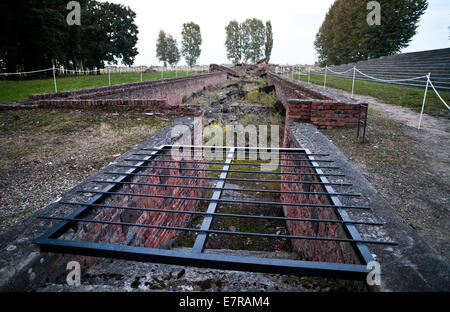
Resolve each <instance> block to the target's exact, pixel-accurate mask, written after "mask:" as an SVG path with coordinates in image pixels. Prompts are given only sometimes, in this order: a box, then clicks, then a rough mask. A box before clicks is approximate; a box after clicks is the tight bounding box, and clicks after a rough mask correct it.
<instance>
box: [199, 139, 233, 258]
mask: <svg viewBox="0 0 450 312" xmlns="http://www.w3.org/2000/svg"><path fill="white" fill-rule="evenodd" d="M234 151H235V150H234V148H231V149H230V152H229V153H228V156H229V157H233V155H234ZM231 162H232V159H227V161H226V163H225V165H224V166H223V169H222V173H221V174H220V178H222V179H225V178H226V177H227V175H228V172H229V170H230V164H231ZM224 186H225V181H224V180H218V181H217V184H216V190H215V191H214V193H213V195H212V196H211V199H212V200H218V199H220V197H221V196H222V190H223V187H224ZM218 204H219V203H218V202H217V201H212V202H210V203H209V205H208V210H207V212H209V213H215V212H216V209H217V206H218ZM212 221H213V216H205V217H204V218H203V222H202V226H201V229H202V230H209V229H210V228H211V224H212ZM207 240H208V234H207V232H202V233H199V234H198V235H197V238H196V239H195V243H194V247H193V248H192V252H194V253H202V252H203V250H204V249H205V246H206V241H207Z"/></svg>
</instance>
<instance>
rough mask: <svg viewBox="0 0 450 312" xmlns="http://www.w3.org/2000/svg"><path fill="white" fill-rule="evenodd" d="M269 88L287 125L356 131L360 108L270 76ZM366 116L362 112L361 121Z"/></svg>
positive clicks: (290, 81)
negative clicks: (274, 91) (306, 124)
mask: <svg viewBox="0 0 450 312" xmlns="http://www.w3.org/2000/svg"><path fill="white" fill-rule="evenodd" d="M267 79H268V82H269V84H273V85H274V86H275V90H276V93H277V97H278V99H279V100H280V102H281V103H283V105H284V107H285V109H286V122H291V121H300V122H311V123H312V124H314V125H315V126H316V127H317V128H319V129H331V128H339V127H345V128H355V127H357V126H358V114H359V104H355V103H350V102H348V103H346V102H345V101H342V100H337V99H333V98H331V97H329V96H327V95H325V94H323V93H321V92H319V91H317V90H313V89H310V88H307V87H306V86H305V85H303V84H301V83H297V82H295V81H292V80H290V79H286V78H284V77H281V76H278V75H274V74H271V73H269V74H268V75H267ZM364 116H365V112H361V119H363V118H364Z"/></svg>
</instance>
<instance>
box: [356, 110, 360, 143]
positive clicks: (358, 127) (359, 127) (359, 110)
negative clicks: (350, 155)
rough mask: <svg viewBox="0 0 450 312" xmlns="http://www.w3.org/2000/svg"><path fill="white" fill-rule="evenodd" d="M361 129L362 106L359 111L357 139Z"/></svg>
mask: <svg viewBox="0 0 450 312" xmlns="http://www.w3.org/2000/svg"><path fill="white" fill-rule="evenodd" d="M360 128H361V104H359V109H358V130H357V131H356V138H357V139H359V129H360Z"/></svg>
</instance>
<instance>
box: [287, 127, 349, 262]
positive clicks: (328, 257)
mask: <svg viewBox="0 0 450 312" xmlns="http://www.w3.org/2000/svg"><path fill="white" fill-rule="evenodd" d="M286 133H287V138H286V139H285V142H286V143H285V147H292V148H298V147H300V146H299V144H298V143H296V142H295V141H294V140H293V139H292V137H291V135H290V134H289V131H287V132H286ZM294 158H297V159H307V156H306V155H304V156H300V155H289V157H288V159H290V160H286V161H282V164H286V165H311V163H310V162H303V161H298V160H293V159H294ZM281 168H282V172H284V173H286V172H295V173H314V172H315V171H314V169H312V168H300V167H281ZM282 179H285V180H287V181H310V182H318V181H320V180H319V178H318V177H316V176H310V175H282ZM281 189H282V190H283V191H296V192H326V190H325V188H324V187H323V186H322V185H319V184H307V183H289V184H281ZM281 201H282V202H284V203H288V202H290V203H302V204H325V205H330V204H331V201H330V199H329V197H328V196H327V195H317V194H281ZM283 211H284V214H285V216H286V217H291V218H308V219H334V220H335V219H338V217H337V214H336V212H335V210H334V209H330V208H317V207H292V206H284V207H283ZM287 225H288V228H289V231H290V233H291V234H292V235H298V236H310V237H335V238H338V237H341V238H347V236H346V235H345V232H344V230H343V228H342V226H341V225H340V224H336V223H323V222H298V221H288V222H287ZM292 245H293V247H294V250H296V252H298V253H299V255H300V256H301V258H302V259H304V260H308V261H321V262H338V263H355V259H357V258H356V255H355V253H354V252H353V251H352V248H351V246H350V245H349V243H341V242H332V241H319V240H300V239H293V240H292Z"/></svg>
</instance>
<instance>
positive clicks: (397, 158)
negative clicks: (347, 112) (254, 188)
mask: <svg viewBox="0 0 450 312" xmlns="http://www.w3.org/2000/svg"><path fill="white" fill-rule="evenodd" d="M341 92H342V93H343V94H344V95H347V96H348V95H349V94H348V93H347V92H343V91H341ZM355 97H356V98H357V99H359V100H361V101H363V102H365V103H369V107H370V109H369V115H368V116H369V119H368V132H367V142H366V143H365V144H361V143H360V141H359V140H357V139H356V130H350V129H345V130H338V129H334V130H327V131H323V132H324V133H325V134H326V135H327V136H328V137H329V138H330V139H331V140H333V142H334V143H335V144H336V145H337V146H338V147H339V148H340V149H341V150H342V151H343V152H344V154H345V155H346V156H347V157H348V158H349V159H350V160H351V161H352V162H353V163H354V164H355V165H356V166H357V167H358V169H359V170H360V171H361V172H362V173H363V174H364V175H365V177H366V178H367V179H368V180H369V181H370V182H371V183H372V185H373V186H374V187H375V188H376V189H377V190H378V191H379V192H380V193H381V194H382V195H383V196H384V197H385V198H386V199H387V200H388V201H389V202H390V203H391V204H392V206H393V207H394V209H395V210H396V211H397V212H398V213H399V215H400V216H401V217H402V218H403V220H404V221H405V222H406V223H408V224H409V225H410V226H411V227H412V228H414V229H415V230H416V231H417V233H418V234H419V235H421V236H422V237H423V238H424V239H425V241H426V242H427V243H428V244H430V245H431V246H432V247H433V248H434V249H435V250H436V251H437V252H438V253H440V254H441V255H442V256H443V257H444V259H446V261H447V262H449V259H450V246H449V237H450V233H449V229H450V211H449V210H450V209H449V207H450V205H449V193H450V187H449V185H450V183H449V182H450V144H449V143H450V125H449V123H448V120H446V119H443V118H439V117H433V116H429V115H424V118H423V128H422V129H421V130H418V129H417V125H418V121H419V114H418V113H417V112H414V111H412V110H410V109H408V108H404V107H400V106H396V105H391V104H386V103H380V102H379V101H377V100H376V99H374V98H372V97H369V96H360V95H355Z"/></svg>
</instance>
